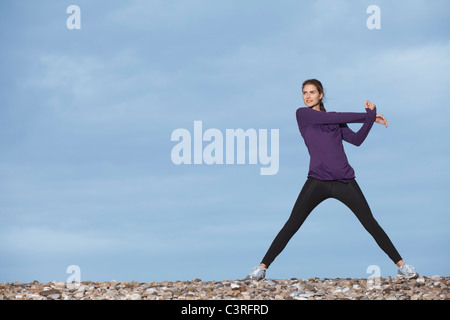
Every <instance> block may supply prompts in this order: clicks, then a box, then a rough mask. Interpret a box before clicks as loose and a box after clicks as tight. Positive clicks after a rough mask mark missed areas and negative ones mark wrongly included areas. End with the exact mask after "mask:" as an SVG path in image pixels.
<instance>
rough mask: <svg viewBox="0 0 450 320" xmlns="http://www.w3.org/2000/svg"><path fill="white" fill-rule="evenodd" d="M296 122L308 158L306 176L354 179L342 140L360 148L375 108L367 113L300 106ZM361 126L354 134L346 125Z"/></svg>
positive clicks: (371, 122)
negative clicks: (322, 109)
mask: <svg viewBox="0 0 450 320" xmlns="http://www.w3.org/2000/svg"><path fill="white" fill-rule="evenodd" d="M296 114H297V123H298V128H299V129H300V133H301V135H302V137H303V139H304V141H305V144H306V147H307V148H308V152H309V155H310V157H311V159H310V162H309V172H308V177H313V178H316V179H320V180H339V181H341V182H344V183H348V181H347V179H351V178H354V177H355V171H354V170H353V168H352V167H351V166H350V164H349V163H348V160H347V156H346V154H345V151H344V146H343V144H342V140H345V141H347V142H349V143H351V144H354V145H355V146H360V145H361V143H363V141H364V140H365V139H366V137H367V135H368V134H369V131H370V129H371V128H372V126H373V124H374V122H375V119H376V115H377V111H376V108H374V109H373V110H370V109H369V108H366V112H326V111H317V110H314V109H312V108H308V107H303V108H298V109H297V112H296ZM358 122H359V123H364V124H363V125H362V127H361V129H359V131H358V132H353V131H352V130H351V129H350V128H349V127H348V126H347V125H346V123H358Z"/></svg>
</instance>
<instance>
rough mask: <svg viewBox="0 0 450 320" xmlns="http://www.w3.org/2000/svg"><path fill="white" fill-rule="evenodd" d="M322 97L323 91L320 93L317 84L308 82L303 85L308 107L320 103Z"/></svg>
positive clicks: (305, 101) (304, 98) (304, 97)
mask: <svg viewBox="0 0 450 320" xmlns="http://www.w3.org/2000/svg"><path fill="white" fill-rule="evenodd" d="M322 98H323V93H319V91H318V90H317V88H316V86H315V85H313V84H306V85H305V86H304V87H303V102H304V103H305V105H306V106H307V107H308V108H309V107H314V106H316V105H319V103H320V100H321V99H322Z"/></svg>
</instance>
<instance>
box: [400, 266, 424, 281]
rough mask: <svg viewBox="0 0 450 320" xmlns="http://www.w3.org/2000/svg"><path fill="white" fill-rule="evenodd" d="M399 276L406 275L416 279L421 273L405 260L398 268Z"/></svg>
mask: <svg viewBox="0 0 450 320" xmlns="http://www.w3.org/2000/svg"><path fill="white" fill-rule="evenodd" d="M397 277H404V278H407V279H415V278H417V277H419V274H418V273H417V272H416V271H415V270H414V267H413V266H410V265H409V264H406V263H404V262H403V264H402V266H401V267H400V268H398V270H397Z"/></svg>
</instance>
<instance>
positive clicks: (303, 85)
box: [302, 79, 327, 111]
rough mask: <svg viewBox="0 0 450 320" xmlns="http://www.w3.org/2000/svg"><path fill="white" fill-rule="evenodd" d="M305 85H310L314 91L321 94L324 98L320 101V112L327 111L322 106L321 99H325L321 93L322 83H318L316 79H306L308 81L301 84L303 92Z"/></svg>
mask: <svg viewBox="0 0 450 320" xmlns="http://www.w3.org/2000/svg"><path fill="white" fill-rule="evenodd" d="M307 84H312V85H313V86H315V87H316V89H317V91H319V94H321V93H322V94H323V95H324V96H323V97H322V99H320V105H319V106H320V110H323V111H327V110H326V109H325V107H324V105H323V102H322V100H323V98H324V97H325V93H324V92H323V86H322V83H321V82H320V81H319V80H317V79H308V80H305V81H304V82H303V84H302V90H303V88H304V87H305V86H306V85H307Z"/></svg>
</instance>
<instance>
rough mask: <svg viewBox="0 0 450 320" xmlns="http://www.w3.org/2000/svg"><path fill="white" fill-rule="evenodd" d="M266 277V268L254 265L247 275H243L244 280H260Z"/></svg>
mask: <svg viewBox="0 0 450 320" xmlns="http://www.w3.org/2000/svg"><path fill="white" fill-rule="evenodd" d="M265 277H266V268H264V267H261V266H257V267H254V268H253V269H252V270H251V271H250V273H249V274H248V276H246V277H245V279H244V280H261V279H264V278H265Z"/></svg>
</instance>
